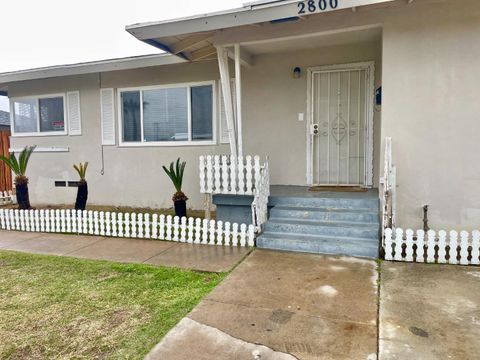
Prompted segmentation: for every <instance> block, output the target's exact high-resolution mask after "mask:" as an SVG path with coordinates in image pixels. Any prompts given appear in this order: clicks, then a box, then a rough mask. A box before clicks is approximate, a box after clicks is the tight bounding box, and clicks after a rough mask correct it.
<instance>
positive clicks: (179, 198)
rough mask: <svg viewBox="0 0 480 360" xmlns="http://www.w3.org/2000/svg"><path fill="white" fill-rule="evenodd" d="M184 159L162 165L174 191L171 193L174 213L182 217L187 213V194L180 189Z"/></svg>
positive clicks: (184, 164)
mask: <svg viewBox="0 0 480 360" xmlns="http://www.w3.org/2000/svg"><path fill="white" fill-rule="evenodd" d="M186 165H187V163H186V162H185V161H183V162H180V158H178V159H177V161H176V162H173V161H172V162H171V163H170V168H167V167H166V166H163V170H164V171H165V173H166V174H167V176H168V177H169V178H170V180H172V183H173V186H174V187H175V190H176V193H175V194H174V195H173V198H172V200H173V203H174V205H175V215H177V216H179V217H182V216H186V215H187V205H186V201H187V200H188V198H187V196H186V195H185V194H184V193H183V191H182V183H183V174H184V173H185V166H186Z"/></svg>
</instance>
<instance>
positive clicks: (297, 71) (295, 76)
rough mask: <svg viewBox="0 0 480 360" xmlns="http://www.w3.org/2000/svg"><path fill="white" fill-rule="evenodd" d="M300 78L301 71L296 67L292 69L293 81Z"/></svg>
mask: <svg viewBox="0 0 480 360" xmlns="http://www.w3.org/2000/svg"><path fill="white" fill-rule="evenodd" d="M301 77H302V69H300V68H299V67H298V66H297V67H295V69H293V78H294V79H300V78H301Z"/></svg>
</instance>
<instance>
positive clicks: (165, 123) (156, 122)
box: [143, 88, 188, 142]
mask: <svg viewBox="0 0 480 360" xmlns="http://www.w3.org/2000/svg"><path fill="white" fill-rule="evenodd" d="M187 95H188V93H187V88H170V89H156V90H146V91H143V128H144V137H145V141H147V142H149V141H187V140H188V97H187Z"/></svg>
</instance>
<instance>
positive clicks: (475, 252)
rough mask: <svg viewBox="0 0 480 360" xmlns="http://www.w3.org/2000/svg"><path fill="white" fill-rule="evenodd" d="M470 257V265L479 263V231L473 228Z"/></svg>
mask: <svg viewBox="0 0 480 360" xmlns="http://www.w3.org/2000/svg"><path fill="white" fill-rule="evenodd" d="M471 256H472V259H471V260H470V263H471V264H472V265H479V264H480V259H479V258H480V231H478V230H475V231H473V232H472V252H471Z"/></svg>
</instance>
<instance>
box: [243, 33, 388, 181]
mask: <svg viewBox="0 0 480 360" xmlns="http://www.w3.org/2000/svg"><path fill="white" fill-rule="evenodd" d="M363 61H374V62H375V64H376V68H375V70H376V71H375V88H376V87H377V86H379V85H380V84H381V74H382V72H381V43H380V42H373V43H359V44H349V45H341V46H333V47H325V48H316V49H309V50H302V51H296V52H288V53H281V54H268V55H261V56H257V57H256V58H255V65H254V66H253V67H251V68H249V69H246V70H245V71H244V73H243V76H244V86H245V92H244V99H245V109H244V129H245V130H244V131H245V136H244V144H245V152H246V153H255V154H259V155H261V156H269V163H270V172H271V183H272V184H281V185H306V181H307V180H306V174H307V143H306V141H307V127H308V126H309V122H308V119H307V69H308V68H310V67H315V66H320V65H330V64H347V63H354V62H363ZM297 66H298V67H300V68H301V69H302V77H301V78H300V79H295V78H294V77H293V69H294V68H295V67H297ZM299 113H304V115H305V120H304V121H298V114H299ZM380 121H381V117H380V112H375V113H374V164H375V166H374V170H375V174H374V184H375V186H378V176H377V171H378V166H377V164H378V163H379V150H380V128H381V125H380Z"/></svg>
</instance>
